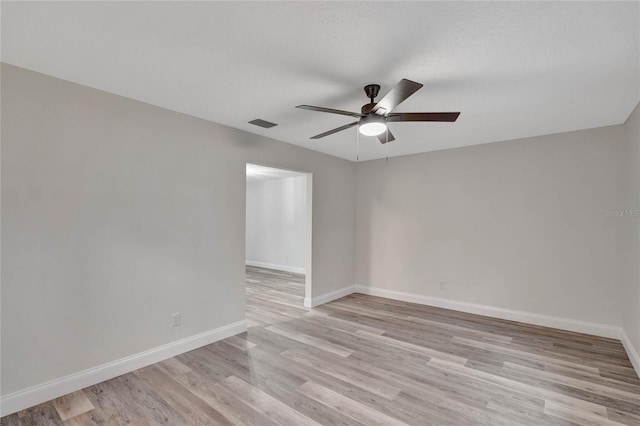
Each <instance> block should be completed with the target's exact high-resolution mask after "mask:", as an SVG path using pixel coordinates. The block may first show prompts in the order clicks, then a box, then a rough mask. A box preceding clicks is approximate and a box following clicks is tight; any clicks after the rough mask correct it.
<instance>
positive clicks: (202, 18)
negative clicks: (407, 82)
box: [1, 1, 640, 160]
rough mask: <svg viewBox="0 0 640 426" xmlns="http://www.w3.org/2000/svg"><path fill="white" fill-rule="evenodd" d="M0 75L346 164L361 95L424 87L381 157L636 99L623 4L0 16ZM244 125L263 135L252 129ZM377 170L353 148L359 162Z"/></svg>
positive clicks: (579, 123)
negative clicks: (42, 77) (116, 98)
mask: <svg viewBox="0 0 640 426" xmlns="http://www.w3.org/2000/svg"><path fill="white" fill-rule="evenodd" d="M1 7H2V51H1V52H2V60H3V61H4V62H7V63H10V64H13V65H17V66H20V67H24V68H28V69H32V70H35V71H39V72H42V73H45V74H49V75H52V76H56V77H60V78H63V79H66V80H71V81H74V82H77V83H80V84H84V85H87V86H91V87H95V88H98V89H102V90H105V91H108V92H112V93H116V94H119V95H123V96H127V97H130V98H133V99H138V100H141V101H144V102H149V103H151V104H155V105H159V106H162V107H165V108H169V109H172V110H175V111H180V112H183V113H186V114H190V115H194V116H196V117H201V118H205V119H207V120H211V121H214V122H218V123H221V124H225V125H228V126H232V127H236V128H239V129H243V130H247V131H249V132H253V133H257V134H261V135H265V136H270V137H273V138H275V139H280V140H283V141H285V142H289V143H292V144H295V145H300V146H303V147H307V148H310V149H313V150H317V151H321V152H325V153H328V154H331V155H336V156H339V157H342V158H348V159H351V160H354V159H355V155H356V130H355V128H353V129H350V130H348V131H345V132H342V133H339V134H335V135H332V136H329V137H327V138H325V139H322V140H317V141H310V140H309V139H308V138H309V137H310V136H312V135H314V134H317V133H320V132H322V131H325V130H329V129H331V128H334V127H337V126H340V125H343V124H346V123H348V122H350V120H349V117H343V116H333V115H328V114H321V113H314V112H309V111H302V110H296V109H294V108H293V107H294V106H295V105H298V104H311V105H320V106H326V107H332V108H341V109H348V110H353V111H357V110H358V109H359V108H360V106H361V105H362V104H364V103H366V101H367V100H366V98H365V96H364V92H363V90H362V86H364V85H365V84H367V83H379V84H381V85H382V90H381V95H384V94H385V93H386V92H387V91H388V90H389V89H390V88H391V87H392V86H393V85H394V84H395V83H397V82H398V81H399V80H400V79H401V78H408V79H411V80H414V81H417V82H420V83H423V84H424V85H425V86H424V88H423V89H422V90H420V91H419V92H417V93H416V94H415V95H414V96H413V97H411V98H410V99H409V100H408V101H406V102H405V103H404V104H402V105H401V106H400V107H399V108H398V110H397V111H461V112H462V114H461V116H460V118H459V119H458V122H456V123H394V124H392V125H391V126H390V127H391V130H392V131H393V133H394V134H395V136H396V138H397V141H396V142H393V143H391V144H389V155H390V156H396V155H406V154H412V153H417V152H425V151H431V150H438V149H445V148H451V147H459V146H466V145H474V144H481V143H487V142H494V141H499V140H507V139H514V138H521V137H528V136H536V135H543V134H549V133H557V132H563V131H570V130H576V129H583V128H591V127H599V126H605V125H612V124H619V123H621V122H623V121H624V120H625V119H626V118H627V116H628V115H629V113H630V112H631V110H632V109H633V108H634V106H635V105H636V104H637V103H638V101H639V99H640V85H639V74H640V56H639V44H640V40H639V39H640V35H639V27H640V20H639V8H640V3H639V2H407V3H404V2H402V3H400V2H372V3H369V2H344V3H338V2H113V3H102V2H42V3H40V2H16V3H12V2H6V1H3V2H2V4H1ZM255 118H262V119H265V120H269V121H273V122H275V123H278V124H279V125H278V126H276V127H273V128H272V129H262V128H259V127H255V126H252V125H250V124H248V123H247V122H248V121H249V120H252V119H255ZM384 156H385V146H383V145H381V144H380V143H379V142H377V140H376V138H364V137H363V138H361V140H360V160H363V159H373V158H381V157H384Z"/></svg>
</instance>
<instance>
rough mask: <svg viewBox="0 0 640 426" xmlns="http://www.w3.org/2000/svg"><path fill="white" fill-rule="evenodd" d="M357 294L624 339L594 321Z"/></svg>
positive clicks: (375, 291) (377, 292)
mask: <svg viewBox="0 0 640 426" xmlns="http://www.w3.org/2000/svg"><path fill="white" fill-rule="evenodd" d="M355 292H356V293H362V294H369V295H371V296H379V297H386V298H387V299H394V300H401V301H403V302H411V303H418V304H421V305H428V306H435V307H437V308H445V309H451V310H454V311H460V312H467V313H470V314H477V315H484V316H486V317H492V318H500V319H505V320H510V321H518V322H523V323H527V324H533V325H540V326H543V327H551V328H558V329H560V330H566V331H573V332H576V333H585V334H592V335H594V336H601V337H609V338H612V339H620V330H621V328H620V327H616V326H612V325H604V324H597V323H593V322H587V321H580V320H574V319H569V318H561V317H553V316H549V315H541V314H533V313H530V312H522V311H514V310H511V309H503V308H496V307H493V306H487V305H478V304H475V303H468V302H458V301H455V300H449V299H441V298H438V297H430V296H421V295H417V294H411V293H402V292H399V291H392V290H386V289H382V288H375V287H367V286H361V285H358V286H356V290H355Z"/></svg>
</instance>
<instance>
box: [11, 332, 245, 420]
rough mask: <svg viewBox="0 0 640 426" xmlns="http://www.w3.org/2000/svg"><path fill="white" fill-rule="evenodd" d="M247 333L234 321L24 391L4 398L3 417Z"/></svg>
mask: <svg viewBox="0 0 640 426" xmlns="http://www.w3.org/2000/svg"><path fill="white" fill-rule="evenodd" d="M245 331H247V322H246V320H242V321H238V322H234V323H232V324H228V325H225V326H222V327H218V328H216V329H213V330H209V331H205V332H204V333H200V334H196V335H195V336H191V337H187V338H184V339H181V340H178V341H175V342H172V343H168V344H166V345H162V346H158V347H156V348H153V349H149V350H147V351H144V352H140V353H137V354H134V355H131V356H128V357H125V358H121V359H118V360H116V361H112V362H108V363H106V364H102V365H99V366H97V367H93V368H90V369H88V370H84V371H79V372H77V373H73V374H70V375H68V376H65V377H62V378H60V379H55V380H52V381H50V382H47V383H43V384H41V385H36V386H33V387H30V388H27V389H24V390H20V391H17V392H14V393H11V394H9V395H6V396H3V397H2V398H0V413H1V415H2V416H6V415H8V414H12V413H15V412H17V411H20V410H24V409H25V408H29V407H33V406H34V405H37V404H41V403H43V402H46V401H49V400H52V399H54V398H58V397H60V396H63V395H66V394H68V393H71V392H75V391H77V390H80V389H83V388H86V387H87V386H92V385H95V384H97V383H100V382H103V381H105V380H108V379H112V378H114V377H117V376H120V375H122V374H125V373H129V372H131V371H133V370H137V369H139V368H142V367H146V366H148V365H151V364H154V363H156V362H159V361H163V360H165V359H168V358H171V357H173V356H176V355H180V354H181V353H184V352H188V351H191V350H193V349H197V348H199V347H201V346H205V345H209V344H211V343H214V342H217V341H219V340H222V339H226V338H227V337H231V336H234V335H236V334H239V333H243V332H245Z"/></svg>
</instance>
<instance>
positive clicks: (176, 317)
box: [171, 312, 180, 327]
mask: <svg viewBox="0 0 640 426" xmlns="http://www.w3.org/2000/svg"><path fill="white" fill-rule="evenodd" d="M171 326H172V327H178V326H180V312H176V313H175V314H173V315H171Z"/></svg>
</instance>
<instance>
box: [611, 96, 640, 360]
mask: <svg viewBox="0 0 640 426" xmlns="http://www.w3.org/2000/svg"><path fill="white" fill-rule="evenodd" d="M624 141H625V144H626V147H627V151H626V159H627V161H628V163H627V170H628V173H629V174H628V177H627V189H628V201H627V203H625V204H624V205H622V206H621V207H620V208H619V210H620V211H623V213H622V215H621V216H617V217H616V220H618V221H619V222H621V223H623V224H624V225H625V227H626V228H625V232H624V235H623V239H622V240H623V241H624V244H625V245H624V246H623V248H622V250H621V253H622V255H623V256H625V260H626V265H627V268H626V269H625V270H626V274H627V275H626V279H625V280H624V281H623V283H624V286H623V289H622V322H623V327H624V330H625V332H626V334H627V336H628V337H629V339H630V340H631V344H632V345H633V347H634V348H635V351H636V352H637V354H640V217H638V215H640V104H639V105H638V106H636V108H635V110H634V111H633V113H632V114H631V115H630V116H629V119H628V120H627V121H626V123H625V124H624Z"/></svg>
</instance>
